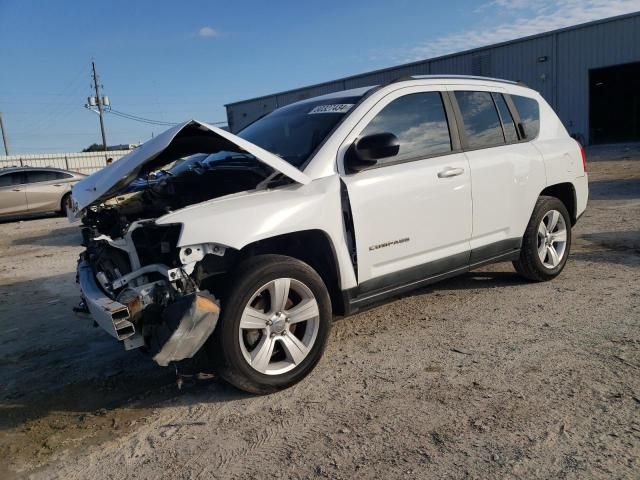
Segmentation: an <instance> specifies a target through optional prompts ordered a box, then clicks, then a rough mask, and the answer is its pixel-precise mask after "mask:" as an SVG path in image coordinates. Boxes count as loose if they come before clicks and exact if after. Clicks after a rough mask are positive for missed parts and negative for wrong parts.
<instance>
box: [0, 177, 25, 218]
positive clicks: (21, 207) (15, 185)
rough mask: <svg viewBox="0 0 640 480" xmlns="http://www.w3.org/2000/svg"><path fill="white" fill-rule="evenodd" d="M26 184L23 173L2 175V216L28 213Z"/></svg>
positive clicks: (0, 200) (0, 187)
mask: <svg viewBox="0 0 640 480" xmlns="http://www.w3.org/2000/svg"><path fill="white" fill-rule="evenodd" d="M25 182H26V180H25V175H24V173H23V172H8V173H4V174H2V173H0V216H10V215H20V214H22V213H26V212H27V194H26V188H25V187H26V185H24V184H25Z"/></svg>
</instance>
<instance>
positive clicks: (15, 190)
mask: <svg viewBox="0 0 640 480" xmlns="http://www.w3.org/2000/svg"><path fill="white" fill-rule="evenodd" d="M13 191H14V192H21V191H22V190H21V189H19V188H14V189H13Z"/></svg>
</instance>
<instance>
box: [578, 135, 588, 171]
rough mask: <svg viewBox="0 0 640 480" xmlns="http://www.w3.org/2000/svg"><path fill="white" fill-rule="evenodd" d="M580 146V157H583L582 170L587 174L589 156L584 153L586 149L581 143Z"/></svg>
mask: <svg viewBox="0 0 640 480" xmlns="http://www.w3.org/2000/svg"><path fill="white" fill-rule="evenodd" d="M578 146H579V147H580V155H582V170H583V171H584V173H587V156H586V155H585V153H584V147H583V146H582V144H581V143H580V142H578Z"/></svg>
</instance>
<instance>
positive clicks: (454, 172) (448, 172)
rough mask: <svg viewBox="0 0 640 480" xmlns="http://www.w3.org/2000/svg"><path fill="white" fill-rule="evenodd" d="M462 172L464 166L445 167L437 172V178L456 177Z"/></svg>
mask: <svg viewBox="0 0 640 480" xmlns="http://www.w3.org/2000/svg"><path fill="white" fill-rule="evenodd" d="M463 173H464V168H452V167H447V168H445V169H444V170H442V171H441V172H438V178H449V177H457V176H458V175H462V174H463Z"/></svg>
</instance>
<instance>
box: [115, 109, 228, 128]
mask: <svg viewBox="0 0 640 480" xmlns="http://www.w3.org/2000/svg"><path fill="white" fill-rule="evenodd" d="M107 112H108V113H113V114H114V115H116V116H118V117H122V118H126V119H127V120H133V121H136V122H141V123H147V124H149V125H158V126H169V127H171V126H174V125H178V124H180V123H182V122H166V121H164V120H154V119H152V118H145V117H140V116H138V115H133V114H132V113H125V112H121V111H119V110H114V109H113V108H111V109H109V110H107ZM207 123H209V124H210V125H226V124H227V122H207Z"/></svg>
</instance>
